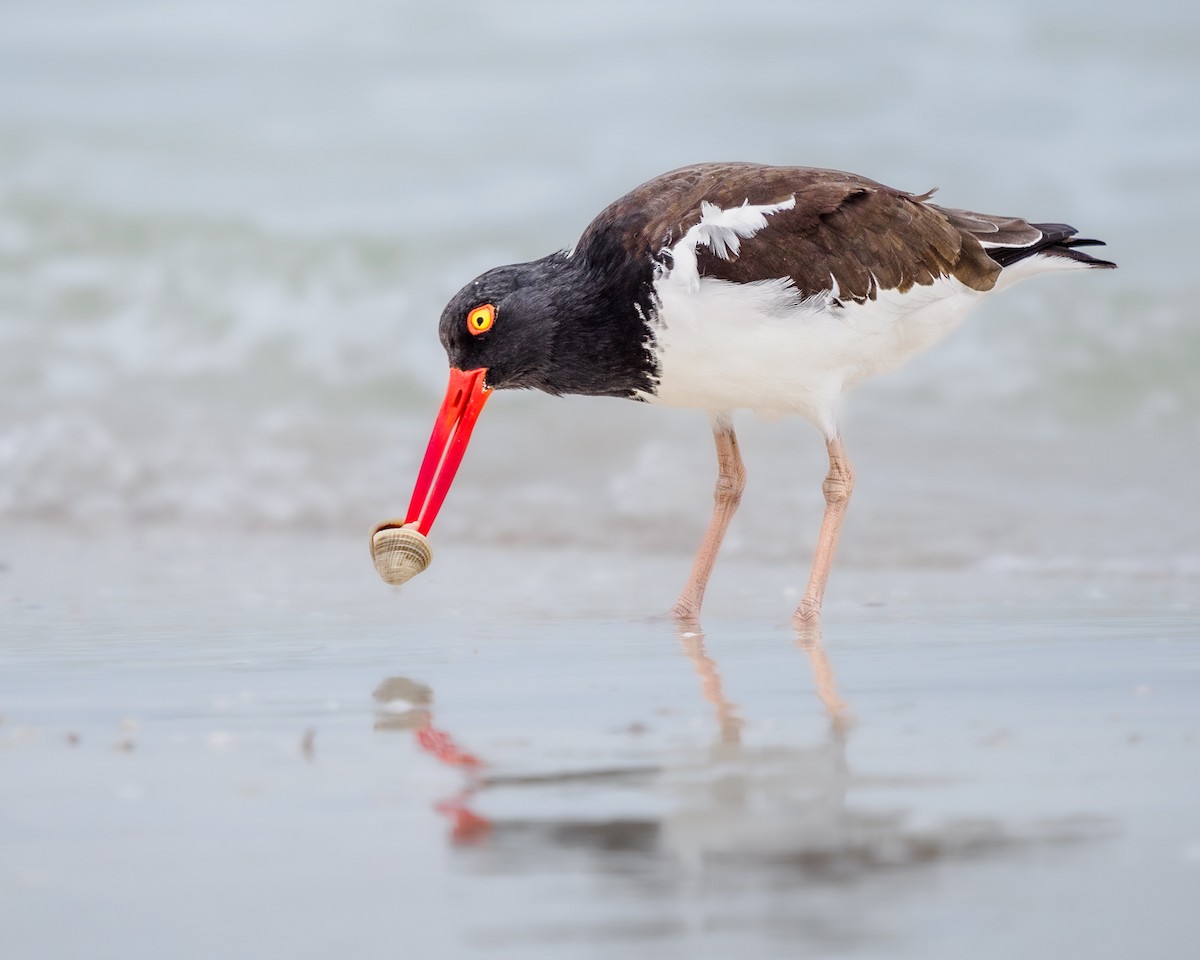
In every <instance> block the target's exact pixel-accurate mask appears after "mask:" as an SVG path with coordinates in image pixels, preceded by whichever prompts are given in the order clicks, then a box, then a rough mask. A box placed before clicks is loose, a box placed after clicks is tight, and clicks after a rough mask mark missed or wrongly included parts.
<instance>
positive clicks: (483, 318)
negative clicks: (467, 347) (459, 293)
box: [467, 303, 496, 336]
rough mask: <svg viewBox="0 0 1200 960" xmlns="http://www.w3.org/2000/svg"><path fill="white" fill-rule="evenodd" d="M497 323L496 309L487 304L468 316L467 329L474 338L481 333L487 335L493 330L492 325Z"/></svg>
mask: <svg viewBox="0 0 1200 960" xmlns="http://www.w3.org/2000/svg"><path fill="white" fill-rule="evenodd" d="M495 322H496V308H495V307H494V306H492V305H491V304H490V303H485V304H483V306H479V307H476V308H475V309H474V310H472V311H471V312H470V313H468V314H467V329H468V330H470V331H471V333H472V334H473V335H474V336H479V334H481V333H487V332H488V331H489V330H490V329H492V324H493V323H495Z"/></svg>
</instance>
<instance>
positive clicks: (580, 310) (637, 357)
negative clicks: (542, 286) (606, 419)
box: [542, 257, 658, 399]
mask: <svg viewBox="0 0 1200 960" xmlns="http://www.w3.org/2000/svg"><path fill="white" fill-rule="evenodd" d="M555 268H556V273H557V276H556V277H555V282H554V288H555V303H554V310H555V314H556V323H555V329H554V343H553V347H552V353H553V356H552V360H553V362H552V363H551V364H550V366H549V369H548V370H546V371H545V374H544V377H545V380H546V382H545V384H544V385H543V386H542V389H543V390H546V391H547V392H549V393H556V394H583V395H587V396H608V397H626V398H630V399H636V398H638V397H640V396H642V395H644V394H647V393H652V392H653V390H654V385H655V384H656V382H657V379H658V366H657V361H656V360H655V355H654V351H653V349H652V347H653V341H654V334H653V330H652V328H651V326H650V318H651V317H652V316H653V314H654V303H653V287H652V285H651V283H652V278H653V268H652V264H651V263H650V262H649V260H647V261H646V263H645V264H644V265H640V264H638V265H635V264H626V265H624V266H622V267H614V266H612V265H598V264H595V263H593V262H589V261H586V260H582V259H577V258H575V257H560V259H559V260H558V261H557V263H556V265H555Z"/></svg>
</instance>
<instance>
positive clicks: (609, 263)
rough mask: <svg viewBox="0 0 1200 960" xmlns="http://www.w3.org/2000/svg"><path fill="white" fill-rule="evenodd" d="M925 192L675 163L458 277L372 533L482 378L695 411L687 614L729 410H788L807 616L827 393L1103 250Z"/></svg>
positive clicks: (845, 489)
mask: <svg viewBox="0 0 1200 960" xmlns="http://www.w3.org/2000/svg"><path fill="white" fill-rule="evenodd" d="M933 193H934V191H932V190H930V191H927V192H925V193H920V194H916V193H910V192H907V191H904V190H899V189H895V188H893V187H889V186H885V185H884V184H882V183H879V182H876V181H874V180H870V179H868V178H866V177H863V176H858V175H856V174H851V173H845V172H841V171H838V170H829V169H821V168H814V167H789V166H769V165H764V164H756V163H741V162H739V163H699V164H693V165H691V166H686V167H682V168H680V169H677V170H673V171H670V172H668V173H664V174H662V175H660V176H658V177H655V178H654V179H652V180H649V181H647V182H646V183H644V184H642V185H641V186H639V187H636V188H635V189H633V190H632V191H630V192H629V193H627V194H625V195H624V196H623V197H621V198H620V199H618V200H616V201H614V202H613V203H611V204H609V205H608V206H607V207H605V208H604V209H603V210H602V211H601V212H600V213H599V214H598V215H597V216H596V218H595V219H594V220H592V222H591V223H590V224H589V225H588V226H587V227H586V228H585V229H584V231H583V233H582V235H581V236H580V237H579V239H578V241H577V242H576V243H575V245H574V246H572V247H571V248H570V249H566V250H559V251H557V252H555V253H551V254H549V255H548V256H545V257H542V258H540V259H537V260H532V261H529V262H526V263H515V264H509V265H507V266H500V267H496V268H494V269H491V270H488V271H486V272H485V273H483V274H481V275H480V276H478V277H476V278H475V279H474V280H472V281H471V282H470V283H468V284H467V285H466V286H464V287H463V288H462V289H461V290H460V291H459V292H458V293H457V294H455V295H454V297H452V298H451V299H450V301H449V303H448V304H447V305H446V308H445V310H444V311H443V312H442V315H441V319H440V321H439V326H438V333H439V337H440V339H441V342H442V346H443V347H444V348H445V351H446V355H447V358H448V360H449V364H450V381H449V384H448V386H447V391H446V395H445V398H444V400H443V402H442V406H441V409H440V411H439V413H438V417H437V420H436V422H435V426H434V429H433V433H432V435H431V437H430V441H429V445H428V448H427V450H426V455H425V458H424V461H423V463H422V465H421V468H420V472H419V474H418V477H417V482H416V485H415V488H414V490H413V496H412V501H411V503H410V505H409V510H408V513H407V514H406V515H405V518H404V519H403V520H402V521H399V520H398V521H389V522H388V523H386V524H381V525H380V527H377V528H376V530H377V532H378V531H379V530H380V529H381V528H385V527H406V528H409V529H410V530H415V531H416V532H417V533H419V534H420V539H421V542H422V543H423V537H424V535H425V534H427V533H428V532H429V529H430V527H431V526H432V524H433V521H434V518H435V517H436V516H437V513H438V511H439V510H440V509H441V506H442V503H443V501H444V499H445V497H446V493H447V491H448V490H449V488H450V484H451V482H452V480H453V479H454V476H455V473H456V471H457V470H458V467H459V464H460V463H461V461H462V457H463V454H464V452H465V450H466V446H467V443H468V441H469V439H470V436H471V432H472V430H473V429H474V426H475V423H476V420H477V418H478V416H479V414H480V411H481V410H482V409H483V406H484V404H485V403H486V401H487V400H488V399H489V397H490V396H491V395H492V393H494V392H495V391H498V390H518V389H526V390H530V389H531V390H540V391H543V392H545V393H548V394H552V395H556V396H557V395H564V394H579V395H586V396H605V397H622V398H626V399H629V400H635V401H640V402H645V403H657V404H662V405H665V406H669V407H680V408H692V409H699V410H703V411H706V412H707V414H708V416H709V420H710V423H711V427H712V434H713V440H714V443H715V447H716V458H717V481H716V488H715V491H714V506H713V513H712V517H711V519H710V521H709V525H708V528H707V531H706V533H705V535H704V539H703V541H702V542H701V545H700V548H699V550H698V551H697V554H696V558H695V561H694V563H693V565H692V569H691V572H690V574H689V576H688V579H687V582H686V583H685V585H684V588H683V591H682V593H681V594H680V596H679V599H678V601H677V602H676V604H675V605H674V607H673V608H672V613H673V614H674V616H675V618H676V619H677V620H678V621H680V622H683V623H688V622H697V623H698V622H699V616H700V610H701V605H702V602H703V600H704V594H705V590H706V587H707V585H708V581H709V577H710V575H711V573H712V569H713V565H714V563H715V561H716V557H717V553H718V551H719V549H720V546H721V541H722V539H723V538H724V536H725V532H726V530H727V528H728V526H729V523H730V520H731V519H732V517H733V515H734V512H735V511H736V510H737V507H738V504H739V503H740V501H741V499H742V493H743V489H744V487H745V482H746V470H745V467H744V466H743V463H742V458H741V454H740V452H739V448H738V441H737V436H736V435H735V433H734V428H733V419H732V417H733V413H734V411H736V410H743V409H749V410H751V411H754V412H755V413H757V414H760V415H762V416H765V417H768V418H775V417H778V416H783V415H798V416H800V417H803V418H804V419H806V420H808V421H809V422H810V423H812V424H813V425H814V426H815V427H816V428H817V430H818V431H820V433H821V435H822V437H823V439H824V441H825V446H826V452H827V454H828V458H829V469H828V473H827V475H826V477H825V480H824V482H823V484H822V493H823V496H824V501H825V507H824V513H823V516H822V520H821V525H820V529H819V532H818V536H817V543H816V549H815V552H814V555H813V562H812V566H811V571H810V574H809V578H808V582H807V586H806V588H805V590H804V593H803V595H802V599H801V601H800V603H799V606H798V607H797V608H796V610H795V612H794V615H793V616H794V619H795V620H796V621H797V623H798V624H805V623H812V622H814V621H819V616H820V610H821V605H822V601H823V599H824V596H825V588H826V583H827V581H828V579H829V573H830V569H831V566H832V563H833V557H834V551H835V549H836V547H837V542H838V534H839V531H840V528H841V524H842V518H843V516H844V515H845V512H846V508H847V504H848V503H849V501H850V497H851V493H852V492H853V490H854V471H853V468H852V467H851V464H850V459H849V457H848V455H847V452H846V446H845V443H844V442H843V438H842V434H841V431H840V429H839V425H838V408H839V401H840V399H841V397H842V395H843V394H844V393H845V392H846V391H847V390H849V389H850V388H851V387H854V386H855V385H857V384H858V383H860V382H862V381H863V380H865V379H867V378H868V377H871V376H874V375H876V374H879V373H883V372H885V371H889V370H893V369H895V368H897V367H899V366H900V365H901V364H903V363H904V362H905V361H907V360H908V359H910V358H911V357H913V356H914V355H916V354H918V353H920V352H922V351H923V350H926V349H927V348H929V347H931V346H932V345H933V344H934V343H936V342H937V341H939V340H941V339H942V338H943V337H945V336H946V335H947V334H948V333H950V332H951V331H952V330H954V329H955V328H956V327H958V326H959V324H960V322H961V321H962V319H963V317H964V316H965V314H966V313H967V312H968V311H969V310H970V309H971V307H973V306H974V305H975V304H977V303H979V302H980V301H982V300H983V299H985V298H987V297H989V296H991V295H992V294H994V293H996V292H998V291H1000V290H1003V289H1005V288H1007V287H1009V286H1011V285H1012V284H1013V283H1015V282H1016V281H1018V280H1021V279H1024V278H1026V277H1030V276H1034V275H1036V274H1039V273H1050V272H1055V271H1063V270H1079V269H1096V268H1100V269H1108V268H1112V267H1115V266H1116V264H1114V263H1112V262H1110V261H1108V260H1101V259H1099V258H1097V257H1094V256H1092V255H1090V254H1089V253H1087V252H1086V251H1085V250H1084V249H1082V248H1085V247H1094V246H1103V245H1104V244H1103V242H1102V241H1099V240H1092V239H1086V238H1082V237H1079V236H1078V235H1077V231H1076V229H1075V228H1074V227H1071V226H1068V225H1067V224H1063V223H1032V222H1029V221H1027V220H1024V219H1021V218H1019V217H1008V216H992V215H989V214H983V213H975V212H972V211H969V210H964V209H957V208H953V207H944V206H939V205H938V204H935V203H933V202H932V200H931V197H932V196H933ZM414 537H415V535H414ZM421 562H422V563H423V564H426V565H427V563H428V555H427V554H426V555H425V556H424V558H423V560H422V561H421ZM418 569H423V566H420V567H419V568H418Z"/></svg>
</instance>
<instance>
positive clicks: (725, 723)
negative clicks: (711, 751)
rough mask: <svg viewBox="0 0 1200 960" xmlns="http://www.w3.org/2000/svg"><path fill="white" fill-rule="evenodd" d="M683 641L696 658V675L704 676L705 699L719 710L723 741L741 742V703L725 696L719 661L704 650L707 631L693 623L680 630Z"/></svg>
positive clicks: (718, 716)
mask: <svg viewBox="0 0 1200 960" xmlns="http://www.w3.org/2000/svg"><path fill="white" fill-rule="evenodd" d="M678 634H679V642H680V643H681V644H682V645H683V652H684V653H686V654H687V656H688V659H689V660H691V661H692V666H693V667H695V668H696V674H697V675H698V676H699V677H700V689H701V691H702V692H703V693H704V699H705V700H707V701H708V702H709V703H711V704H712V706H713V709H714V710H716V712H717V726H718V728H719V729H720V731H721V743H723V744H738V743H741V742H742V726H743V725H744V723H745V721H744V720H742V718H741V717H740V716H739V715H738V708H737V704H735V703H730V702H729V701H728V700H727V699H726V698H725V688H724V686H723V685H722V683H721V672H720V670H718V669H717V664H716V662H715V661H714V660H713V658H712V657H710V656H709V655H708V653H707V651H705V649H704V631H702V630H701V629H700V625H699V624H698V623H692V624H690V625H689V626H687V627H686V628H681V629H680V630H679V631H678Z"/></svg>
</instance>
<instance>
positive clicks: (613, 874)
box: [0, 525, 1200, 960]
mask: <svg viewBox="0 0 1200 960" xmlns="http://www.w3.org/2000/svg"><path fill="white" fill-rule="evenodd" d="M686 562H687V559H686V557H684V556H672V555H642V556H636V557H634V556H626V555H622V554H620V553H615V552H614V553H606V552H584V551H576V552H567V551H562V550H553V549H549V550H541V551H536V550H529V551H525V552H503V551H499V550H479V549H474V548H472V547H470V546H469V545H466V544H456V543H451V544H449V545H446V546H444V547H443V548H442V549H441V551H440V553H439V555H438V557H437V558H436V559H435V562H434V565H433V566H432V567H431V568H430V570H429V571H428V572H427V573H426V574H425V575H424V576H423V577H421V578H419V579H418V580H416V581H414V582H413V583H412V584H410V585H409V586H408V587H406V588H403V589H402V590H399V591H396V590H393V589H391V588H387V587H384V586H383V585H381V584H380V583H379V582H378V581H377V580H375V579H373V577H374V574H373V571H372V570H371V567H370V562H369V558H368V556H367V550H366V544H365V542H364V541H363V540H358V539H354V540H350V539H345V538H335V537H329V536H325V537H322V536H315V537H313V536H302V535H299V534H295V535H285V534H279V533H273V534H264V535H263V536H244V537H240V538H234V537H224V536H220V535H213V534H196V533H195V532H191V533H189V532H187V531H183V532H180V531H171V530H154V529H150V530H143V531H140V532H138V533H136V534H121V535H117V534H113V533H110V534H107V535H91V536H82V537H81V536H68V535H65V534H63V533H62V532H55V531H54V530H53V529H52V528H49V527H38V526H36V525H29V526H26V527H21V528H18V530H17V531H16V533H15V535H14V536H13V537H11V538H10V539H7V540H6V542H5V543H4V546H3V550H2V552H0V626H2V630H3V633H2V636H3V642H2V644H0V712H2V713H3V719H2V724H0V782H2V784H3V789H2V790H0V849H2V850H3V851H4V856H3V858H0V890H2V891H3V896H0V930H2V931H3V934H2V937H3V941H4V944H5V947H4V955H5V956H11V957H22V958H34V957H96V958H101V957H103V958H108V957H112V958H118V957H120V958H126V960H129V958H143V957H144V958H158V957H162V956H168V955H169V956H172V957H179V958H188V957H204V956H212V955H215V954H218V953H220V954H225V955H234V956H253V957H261V958H273V957H280V958H283V957H288V958H308V957H313V958H317V957H329V956H347V957H349V956H369V955H393V954H404V955H407V956H418V957H442V956H445V957H452V956H487V957H514V958H515V957H522V958H523V957H543V956H544V957H592V956H595V957H600V956H604V957H611V956H621V957H669V956H680V957H682V956H687V957H727V956H729V955H730V954H731V953H736V952H740V953H741V954H742V955H745V956H754V957H785V956H787V957H793V956H839V957H913V958H935V957H946V958H952V957H953V958H960V957H976V958H978V957H1013V956H1022V957H1063V956H1086V957H1092V958H1108V957H1111V958H1124V957H1129V956H1134V955H1136V956H1143V957H1172V956H1174V957H1178V956H1184V955H1186V954H1187V953H1188V952H1189V950H1191V949H1193V948H1194V947H1195V945H1196V943H1197V942H1198V940H1200V916H1198V915H1197V912H1196V910H1195V904H1196V903H1197V902H1200V900H1198V899H1197V895H1198V894H1200V814H1198V811H1200V803H1198V802H1197V800H1198V797H1200V699H1198V698H1197V695H1196V691H1197V681H1198V679H1200V631H1198V629H1197V626H1196V616H1195V614H1196V610H1195V607H1194V605H1193V604H1192V602H1191V598H1190V597H1189V593H1190V590H1191V588H1192V586H1194V585H1192V584H1189V583H1187V582H1179V581H1171V580H1155V579H1144V580H1142V581H1141V582H1137V581H1131V580H1129V579H1122V578H1118V577H1108V578H1104V577H1091V578H1078V577H1070V576H1064V577H1059V578H1054V577H1051V576H1047V575H1045V574H1042V575H1039V576H1037V577H1032V576H1023V575H1022V574H1020V573H1019V572H1011V571H1009V572H996V571H981V570H970V569H966V570H963V571H961V572H953V571H944V570H943V571H933V572H929V571H927V572H924V573H912V572H910V573H908V574H905V573H903V572H902V571H897V570H885V571H881V570H878V569H857V568H854V567H849V568H848V569H845V570H841V571H839V572H838V574H837V576H836V580H835V584H834V587H833V589H832V596H831V599H830V603H829V606H828V607H827V610H826V615H825V619H824V624H823V637H818V636H816V635H814V634H808V635H804V636H797V635H796V634H795V633H794V632H793V630H792V629H791V627H790V626H789V625H788V623H787V614H788V611H789V609H790V604H791V603H792V602H794V593H793V592H792V591H791V589H790V586H789V583H788V581H789V573H790V571H783V570H778V569H775V568H773V567H754V566H753V565H749V564H747V563H745V562H736V563H730V564H727V565H726V566H725V567H724V568H722V569H721V570H720V576H719V577H718V578H717V580H715V581H714V588H713V596H712V604H711V606H712V610H711V613H710V616H709V618H708V620H707V621H706V624H705V629H704V631H703V632H700V631H697V630H690V631H683V632H681V631H680V630H679V629H678V628H676V627H675V626H673V625H672V623H671V622H670V621H668V620H666V619H657V618H654V617H652V616H649V614H652V613H653V612H654V611H656V610H660V609H663V608H664V607H665V605H666V604H667V603H668V602H669V599H670V598H669V597H668V596H666V595H664V587H663V586H662V584H663V583H665V582H667V581H669V580H670V578H671V576H672V575H678V574H680V573H681V572H682V570H683V569H684V566H685V564H686Z"/></svg>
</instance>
